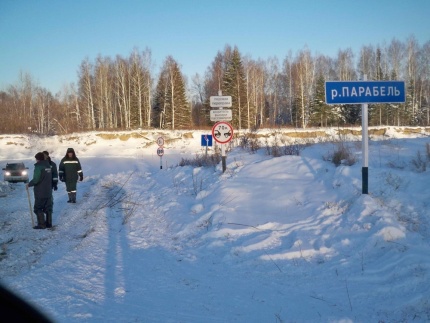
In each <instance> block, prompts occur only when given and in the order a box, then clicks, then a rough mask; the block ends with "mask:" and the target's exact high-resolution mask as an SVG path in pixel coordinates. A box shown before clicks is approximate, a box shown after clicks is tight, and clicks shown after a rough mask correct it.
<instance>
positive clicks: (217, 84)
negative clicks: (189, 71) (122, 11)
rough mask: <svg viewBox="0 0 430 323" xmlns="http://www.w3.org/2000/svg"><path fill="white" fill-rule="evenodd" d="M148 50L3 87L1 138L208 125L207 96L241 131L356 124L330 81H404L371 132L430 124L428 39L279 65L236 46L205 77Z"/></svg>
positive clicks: (374, 115) (374, 116) (372, 107)
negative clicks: (53, 79)
mask: <svg viewBox="0 0 430 323" xmlns="http://www.w3.org/2000/svg"><path fill="white" fill-rule="evenodd" d="M154 69H155V68H154V63H153V60H152V53H151V49H149V48H146V49H145V50H143V51H140V50H139V49H137V48H134V49H133V50H132V51H131V53H130V54H129V56H128V57H122V56H120V55H117V56H116V57H105V56H102V55H99V56H98V57H96V58H95V59H94V60H90V59H89V58H85V59H83V60H82V62H81V64H80V65H79V66H78V67H77V75H78V76H77V83H76V84H75V83H70V84H68V85H65V86H64V87H63V89H62V90H61V91H59V92H58V93H54V94H53V93H51V92H50V91H49V90H47V89H45V88H41V87H40V86H38V85H37V84H36V83H35V81H34V79H33V77H32V76H31V75H29V74H27V73H21V75H19V81H18V82H17V84H12V85H9V86H7V88H6V89H3V90H0V115H1V118H0V133H27V132H36V133H39V134H45V135H55V134H67V133H72V132H80V131H92V130H132V129H149V128H156V129H168V130H175V129H205V128H208V127H211V126H212V125H213V122H211V121H210V120H209V114H210V110H211V107H210V105H209V98H210V96H215V95H219V94H220V93H221V94H222V95H228V96H231V97H232V107H231V109H232V114H233V120H232V121H231V123H232V125H233V127H234V128H235V129H239V130H242V129H244V130H245V129H249V130H251V129H258V128H260V127H266V128H272V127H294V128H307V127H332V126H344V125H359V124H360V123H361V107H360V105H356V106H354V105H327V104H326V103H325V91H324V85H325V82H326V81H352V80H360V79H362V78H363V75H366V76H367V80H402V81H404V82H405V84H406V102H405V103H404V104H369V108H368V109H369V117H368V119H369V125H370V126H382V125H384V126H428V125H430V111H429V108H430V106H429V104H430V103H429V102H430V41H427V42H426V43H425V44H419V43H418V42H417V40H416V38H415V37H414V36H413V35H411V36H410V37H409V38H408V39H406V40H405V41H400V40H397V39H395V38H394V39H392V40H391V41H390V42H389V43H387V44H384V45H365V46H362V47H361V49H360V51H359V53H354V52H353V51H352V49H350V48H348V49H339V50H338V52H337V56H336V57H328V56H325V55H322V54H317V53H313V52H311V50H310V49H308V48H307V47H305V48H303V49H301V50H300V51H298V52H297V53H295V54H293V53H291V51H290V52H289V53H287V54H286V55H285V57H284V58H283V59H281V60H280V59H278V58H277V57H270V58H268V59H266V60H262V59H258V60H255V59H253V58H251V57H249V56H244V55H242V54H241V52H240V50H239V48H237V46H231V45H226V46H225V48H224V49H223V50H220V51H218V53H216V55H215V56H214V59H213V61H212V62H211V64H210V66H208V67H207V69H206V71H205V73H204V75H200V74H198V73H197V74H195V75H192V76H186V75H183V73H182V72H181V65H180V62H177V61H176V60H175V59H174V57H173V56H168V57H166V58H165V60H164V61H163V63H162V66H161V67H160V69H159V71H158V72H155V71H154Z"/></svg>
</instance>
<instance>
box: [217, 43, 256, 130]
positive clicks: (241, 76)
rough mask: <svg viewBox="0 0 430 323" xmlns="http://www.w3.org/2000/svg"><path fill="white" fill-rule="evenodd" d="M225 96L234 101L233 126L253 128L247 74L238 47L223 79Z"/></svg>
mask: <svg viewBox="0 0 430 323" xmlns="http://www.w3.org/2000/svg"><path fill="white" fill-rule="evenodd" d="M222 94H223V95H229V96H231V99H232V108H231V109H232V114H233V120H232V125H233V127H234V128H236V129H239V130H240V129H242V128H248V129H250V128H251V124H250V123H249V118H248V109H247V96H246V83H245V73H244V69H243V65H242V60H241V56H240V53H239V50H238V49H237V47H235V48H234V50H233V53H232V56H231V58H230V60H229V61H228V63H227V69H226V72H225V74H224V79H223V93H222Z"/></svg>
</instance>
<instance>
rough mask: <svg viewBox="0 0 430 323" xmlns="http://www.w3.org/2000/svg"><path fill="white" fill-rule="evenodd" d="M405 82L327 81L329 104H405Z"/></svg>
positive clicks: (326, 96) (326, 100)
mask: <svg viewBox="0 0 430 323" xmlns="http://www.w3.org/2000/svg"><path fill="white" fill-rule="evenodd" d="M405 92H406V90H405V82H404V81H327V82H325V102H326V103H327V104H358V103H360V104H362V103H404V102H405V97H406V95H405Z"/></svg>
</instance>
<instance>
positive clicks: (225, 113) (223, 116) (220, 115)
mask: <svg viewBox="0 0 430 323" xmlns="http://www.w3.org/2000/svg"><path fill="white" fill-rule="evenodd" d="M210 117H211V121H231V119H232V118H233V117H232V113H231V110H227V109H221V110H211V112H210Z"/></svg>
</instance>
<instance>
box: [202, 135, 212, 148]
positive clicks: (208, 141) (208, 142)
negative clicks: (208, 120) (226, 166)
mask: <svg viewBox="0 0 430 323" xmlns="http://www.w3.org/2000/svg"><path fill="white" fill-rule="evenodd" d="M202 146H208V147H212V135H202Z"/></svg>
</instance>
